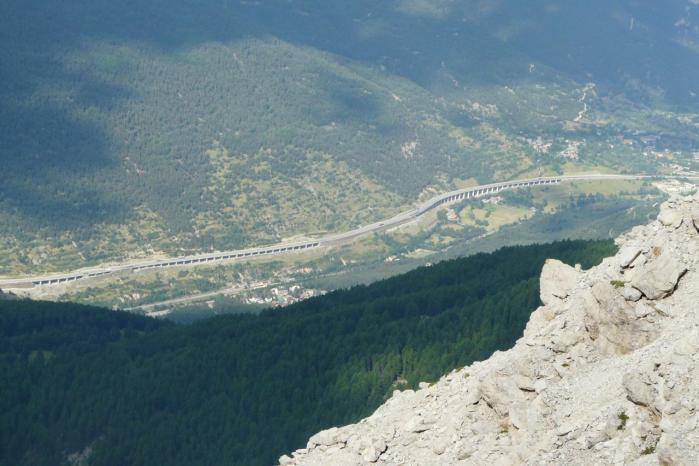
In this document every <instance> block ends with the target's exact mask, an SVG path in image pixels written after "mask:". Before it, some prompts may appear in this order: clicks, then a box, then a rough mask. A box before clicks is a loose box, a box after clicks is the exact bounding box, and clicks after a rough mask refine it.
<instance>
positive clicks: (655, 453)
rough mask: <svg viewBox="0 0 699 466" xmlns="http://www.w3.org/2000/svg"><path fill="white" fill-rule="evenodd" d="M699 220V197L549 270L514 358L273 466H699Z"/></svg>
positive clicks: (405, 400) (474, 370) (468, 373)
mask: <svg viewBox="0 0 699 466" xmlns="http://www.w3.org/2000/svg"><path fill="white" fill-rule="evenodd" d="M698 210H699V196H697V197H696V198H695V199H693V200H687V199H674V200H673V201H672V202H671V203H667V204H666V205H664V206H663V208H662V210H661V212H663V214H661V219H660V222H659V223H653V224H651V225H649V226H645V227H636V228H634V229H633V230H632V231H631V232H629V233H627V234H625V235H623V236H622V237H620V238H619V239H618V240H617V243H618V244H619V246H620V253H619V254H618V255H617V256H616V257H614V258H610V259H607V260H605V261H604V262H603V263H602V264H601V265H599V266H597V267H594V268H593V269H591V270H588V271H575V269H573V268H572V267H568V266H566V265H564V264H562V263H560V262H558V261H548V262H547V264H546V265H545V266H544V269H543V271H542V276H541V297H542V302H544V306H542V307H541V308H539V309H537V310H536V311H535V312H534V313H533V314H532V316H531V319H530V321H529V323H528V324H527V328H526V330H525V333H524V336H523V337H522V338H521V339H520V340H519V341H518V342H517V343H516V345H515V346H514V348H512V349H511V350H509V351H505V352H496V353H495V354H493V355H492V356H491V357H490V358H489V359H488V360H486V361H482V362H477V363H474V364H472V365H471V366H469V367H466V368H464V369H461V370H458V371H454V372H452V373H450V374H449V375H447V376H445V377H443V378H442V379H440V380H439V381H438V382H436V383H435V384H432V385H429V386H427V385H423V386H422V388H421V389H420V390H418V391H415V392H413V391H412V390H406V391H405V392H399V393H395V394H394V396H393V397H391V399H390V400H388V401H387V402H386V403H385V404H384V405H383V406H381V407H380V408H379V409H378V410H377V411H376V412H375V413H374V414H373V415H372V416H370V417H369V418H367V419H365V420H363V421H360V422H359V423H358V424H354V425H351V426H346V427H343V428H340V429H329V430H327V431H323V432H321V433H320V434H316V435H314V436H313V437H311V440H310V441H309V442H308V443H309V445H308V449H304V450H298V451H297V452H295V453H294V455H293V458H289V457H288V456H283V457H282V458H280V465H283V466H291V465H294V466H329V465H332V466H359V465H373V464H377V465H378V464H382V465H404V466H456V465H467V466H476V465H483V464H487V465H493V466H496V465H503V466H504V465H508V466H509V465H539V464H565V465H569V466H583V465H585V466H586V465H591V464H595V465H626V464H629V465H635V466H649V465H658V464H661V465H694V464H699V381H698V380H697V377H698V376H699V306H698V305H697V303H699V254H698V252H699V234H697V226H696V216H694V212H697V211H698ZM668 212H669V213H668ZM678 219H685V220H683V221H679V220H678ZM629 251H630V252H629ZM617 280H618V281H623V282H626V284H625V285H624V286H623V287H618V283H617V282H616V281H617Z"/></svg>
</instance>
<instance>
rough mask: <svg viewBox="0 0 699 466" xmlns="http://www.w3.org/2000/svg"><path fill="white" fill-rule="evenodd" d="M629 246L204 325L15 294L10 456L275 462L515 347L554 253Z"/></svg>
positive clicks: (7, 432)
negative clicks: (397, 393)
mask: <svg viewBox="0 0 699 466" xmlns="http://www.w3.org/2000/svg"><path fill="white" fill-rule="evenodd" d="M613 251H614V245H613V244H612V243H611V242H561V243H555V244H551V245H540V246H528V247H517V248H506V249H503V250H500V251H498V252H496V253H493V254H490V255H487V254H480V255H476V256H473V257H470V258H466V259H459V260H452V261H447V262H443V263H440V264H437V265H434V266H432V267H427V268H421V269H417V270H415V271H413V272H410V273H408V274H406V275H402V276H398V277H395V278H391V279H388V280H385V281H381V282H378V283H376V284H373V285H370V286H360V287H356V288H352V289H349V290H345V291H337V292H333V293H330V294H328V295H325V296H323V297H319V298H314V299H311V300H308V301H304V302H301V303H299V304H296V305H293V306H290V307H288V308H284V309H281V310H275V311H272V310H270V311H266V312H263V313H262V314H261V315H259V316H254V315H246V316H227V317H219V318H213V319H210V320H207V321H204V322H199V323H196V324H193V325H191V326H178V325H175V324H171V323H164V322H160V321H155V320H151V319H148V318H143V317H138V316H133V315H129V314H124V313H121V312H113V311H106V310H101V309H97V308H88V307H83V306H78V305H73V304H53V303H41V302H29V301H2V300H0V372H1V373H2V374H3V382H2V383H1V384H0V464H3V465H13V466H21V465H32V466H37V465H52V466H53V465H57V464H67V462H69V461H73V464H78V463H76V461H78V460H86V459H87V460H88V462H87V464H91V465H115V466H116V465H119V466H126V465H153V464H168V465H180V464H181V465H191V464H200V465H222V464H226V465H241V466H242V465H244V466H254V465H260V466H263V465H264V466H267V465H269V464H272V462H273V461H274V460H275V459H276V458H277V457H278V456H279V455H280V454H281V453H283V452H285V451H289V450H292V449H295V448H298V447H302V446H303V442H305V440H306V439H307V438H308V436H309V435H310V434H311V433H313V432H316V431H318V430H320V429H322V428H325V427H328V426H331V425H337V424H343V423H347V422H352V421H356V420H357V419H359V418H361V417H362V416H365V415H367V414H368V413H370V412H371V411H372V410H373V409H375V408H376V407H377V406H378V405H379V404H380V403H381V402H382V401H384V400H385V399H386V397H387V396H388V395H390V393H391V392H392V390H394V389H402V388H408V387H413V386H415V385H416V384H417V383H418V382H419V381H423V380H426V381H430V380H435V379H436V378H438V377H439V376H440V375H441V374H443V373H445V372H448V371H449V370H451V369H453V368H456V367H460V366H463V365H466V364H469V363H471V362H473V361H475V360H481V359H485V358H487V357H488V356H489V355H490V354H491V353H492V352H493V351H495V350H498V349H505V348H508V347H509V346H511V345H512V344H513V342H514V341H515V340H516V339H517V338H518V337H519V336H520V335H521V332H522V330H523V327H524V325H525V323H526V321H527V319H528V317H529V314H530V313H531V312H532V311H533V310H534V309H535V308H536V307H537V306H538V304H539V287H538V275H539V272H540V270H541V267H542V265H543V262H544V260H545V258H548V257H556V258H559V259H561V260H563V261H565V262H568V263H571V264H572V263H581V264H583V266H585V267H589V266H592V265H593V264H596V263H598V262H600V260H601V259H602V258H603V257H605V256H607V255H609V254H611V253H612V252H613ZM80 464H83V463H80Z"/></svg>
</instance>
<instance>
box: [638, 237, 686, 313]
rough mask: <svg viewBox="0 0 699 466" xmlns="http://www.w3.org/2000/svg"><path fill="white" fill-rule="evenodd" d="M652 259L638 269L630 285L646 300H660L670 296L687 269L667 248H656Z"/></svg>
mask: <svg viewBox="0 0 699 466" xmlns="http://www.w3.org/2000/svg"><path fill="white" fill-rule="evenodd" d="M653 255H655V256H656V257H654V258H653V259H651V260H650V261H649V262H648V263H646V264H645V265H643V267H641V268H639V269H638V271H637V272H636V273H635V275H634V276H633V278H632V280H631V285H632V286H633V287H634V288H636V289H637V290H639V291H640V292H641V293H643V295H644V296H645V297H647V298H648V299H653V300H656V299H662V298H665V297H666V296H668V295H670V294H671V293H672V292H673V290H674V289H675V286H676V285H677V282H678V281H679V279H680V277H682V275H683V274H684V273H685V272H686V271H687V268H686V267H685V266H684V265H683V264H682V263H681V262H680V261H679V260H678V259H677V258H676V257H675V255H674V254H673V252H672V251H671V250H670V249H669V248H668V247H661V246H656V247H655V248H654V249H653Z"/></svg>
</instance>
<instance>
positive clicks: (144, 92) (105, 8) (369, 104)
mask: <svg viewBox="0 0 699 466" xmlns="http://www.w3.org/2000/svg"><path fill="white" fill-rule="evenodd" d="M696 11H697V7H696V5H694V4H693V3H688V2H686V1H684V0H682V1H681V0H673V1H671V2H665V4H664V5H663V8H662V9H659V7H656V6H652V5H646V4H643V3H638V2H631V1H615V2H611V3H610V2H606V1H602V0H598V1H594V2H586V3H585V5H584V6H581V4H579V2H548V1H547V2H543V1H541V2H539V1H537V2H534V3H532V4H531V5H530V4H529V3H528V4H527V6H526V8H524V7H522V6H521V4H520V2H514V1H504V2H495V1H485V2H484V1H466V0H461V1H450V2H444V1H442V0H401V1H393V2H374V1H368V0H365V1H359V2H352V3H351V4H349V5H348V4H347V2H337V1H332V2H319V1H315V0H309V1H298V0H297V1H270V2H247V1H223V0H196V1H188V2H175V3H174V4H173V2H163V1H149V2H145V3H144V2H141V3H135V2H132V3H123V2H122V3H119V4H114V3H113V2H107V1H105V0H98V1H90V2H88V1H85V0H80V1H76V2H70V3H55V2H47V1H45V0H30V1H21V2H20V1H17V0H10V1H7V2H3V5H2V6H0V14H1V15H2V18H3V21H4V23H3V27H2V28H0V40H1V41H2V42H1V43H2V44H3V45H2V46H1V47H0V59H1V60H2V63H3V66H2V68H1V69H0V121H1V122H2V123H0V139H2V141H3V144H2V145H1V146H0V157H1V158H2V160H3V162H4V170H5V179H4V182H3V183H2V184H0V235H2V242H0V248H1V249H0V253H2V254H3V255H6V256H7V257H9V258H12V260H8V261H3V263H2V264H0V274H9V273H20V272H21V273H26V272H37V271H53V270H62V269H67V268H74V267H75V266H76V265H85V263H97V262H99V261H104V260H105V259H121V258H124V257H126V256H134V255H136V256H143V255H146V254H149V253H152V252H153V251H155V252H165V253H168V254H175V253H178V252H182V251H183V250H186V251H194V250H196V251H200V250H205V249H210V248H212V247H213V248H216V249H232V248H235V247H239V246H243V245H257V244H261V243H268V242H275V241H277V240H279V239H280V238H283V237H289V236H293V235H297V234H306V233H312V232H315V231H320V230H328V229H330V230H339V229H343V228H346V227H348V226H356V225H357V224H361V223H366V222H368V221H370V220H376V219H378V218H381V217H382V216H385V215H387V214H389V213H395V212H396V211H397V210H398V207H399V206H405V205H407V204H410V203H412V202H414V200H415V198H416V197H417V196H418V195H420V193H422V192H423V191H424V190H425V189H426V188H428V187H433V188H434V187H436V188H438V189H446V188H450V187H453V186H454V185H455V184H457V183H461V182H463V180H472V179H476V180H478V181H481V182H485V181H489V180H494V179H497V180H503V179H508V178H512V177H514V176H516V175H518V174H521V173H524V172H529V173H537V172H538V169H539V168H542V167H544V168H549V169H551V170H559V171H560V170H562V169H563V168H564V164H566V163H569V159H567V158H566V157H572V155H571V154H578V156H579V161H578V162H576V163H575V164H573V166H566V168H567V169H572V168H573V169H574V168H575V167H576V166H577V167H578V168H580V167H583V168H590V167H592V168H594V169H599V168H600V167H606V168H611V169H617V170H627V171H652V170H657V169H658V166H659V164H660V165H662V166H669V165H672V164H673V163H680V164H682V166H685V167H691V166H692V165H691V164H692V163H694V162H693V159H692V151H693V150H695V149H696V148H697V147H698V144H699V143H698V138H697V136H696V134H697V132H696V129H697V124H699V122H698V121H697V120H696V118H695V116H694V113H696V108H697V107H696V102H695V98H694V97H692V95H693V94H692V93H694V92H695V91H694V90H691V89H690V87H691V86H692V85H693V84H692V83H695V82H697V78H699V76H697V73H699V65H698V61H697V53H696V50H695V49H696V46H695V45H694V44H695V42H696V36H697V35H696V26H695V21H696V15H697V13H696ZM631 19H633V24H634V27H633V28H631V29H630V28H629V24H630V23H631ZM627 20H628V21H627ZM673 21H674V22H673ZM593 24H594V28H593V27H592V25H593ZM590 30H594V31H595V34H594V35H590V34H589V33H588V31H590ZM609 43H614V44H616V45H617V46H616V47H608V46H607V44H609ZM610 63H611V64H612V65H609V64H610ZM592 84H594V86H592ZM683 112H684V113H683ZM648 136H650V137H651V139H652V140H655V139H653V138H658V139H657V140H658V142H657V143H654V144H657V146H658V148H659V149H665V148H669V149H672V150H673V151H676V152H677V154H675V155H673V156H672V157H671V158H669V159H668V158H667V157H666V158H664V159H660V160H658V159H657V157H655V156H653V155H648V154H646V155H644V147H643V143H642V142H641V139H640V138H642V137H648ZM538 138H541V139H540V140H539V139H538ZM620 140H626V141H627V142H631V144H635V145H632V146H628V145H624V144H620ZM571 148H572V149H571ZM562 154H568V155H567V156H563V155H562ZM576 164H577V165H576Z"/></svg>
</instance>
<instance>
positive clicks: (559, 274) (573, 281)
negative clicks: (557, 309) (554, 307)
mask: <svg viewBox="0 0 699 466" xmlns="http://www.w3.org/2000/svg"><path fill="white" fill-rule="evenodd" d="M579 278H580V274H579V272H578V271H577V270H575V268H573V267H571V266H569V265H566V264H564V263H563V262H561V261H559V260H556V259H548V260H546V263H545V264H544V269H543V270H542V272H541V293H540V295H541V302H542V303H544V305H548V304H551V303H552V302H554V301H555V300H557V299H558V300H561V299H564V298H567V297H568V295H569V293H570V291H571V290H572V289H573V288H575V287H576V286H577V284H578V279H579Z"/></svg>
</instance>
